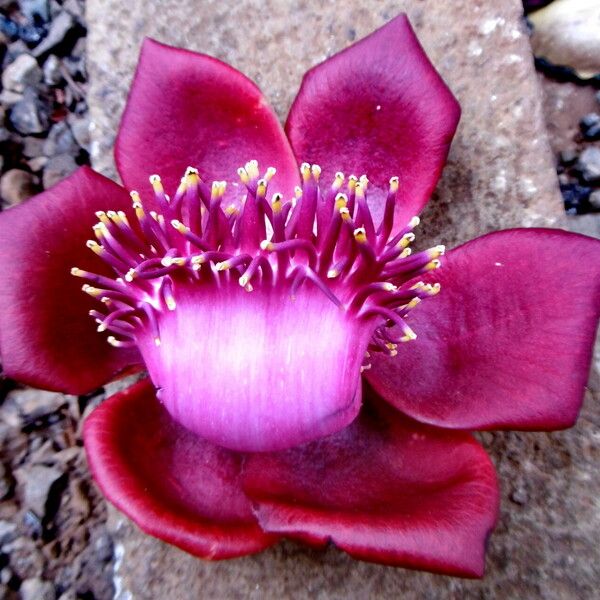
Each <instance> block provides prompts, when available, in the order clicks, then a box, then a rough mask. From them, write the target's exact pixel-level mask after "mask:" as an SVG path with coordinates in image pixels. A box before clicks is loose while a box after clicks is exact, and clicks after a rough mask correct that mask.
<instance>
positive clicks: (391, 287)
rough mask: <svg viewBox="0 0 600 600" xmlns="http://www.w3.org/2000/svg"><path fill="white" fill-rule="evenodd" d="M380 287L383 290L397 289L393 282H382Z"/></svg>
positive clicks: (391, 290)
mask: <svg viewBox="0 0 600 600" xmlns="http://www.w3.org/2000/svg"><path fill="white" fill-rule="evenodd" d="M382 287H383V291H384V292H395V291H396V290H397V289H398V288H397V286H395V285H394V284H393V283H387V282H386V283H384V284H383V286H382Z"/></svg>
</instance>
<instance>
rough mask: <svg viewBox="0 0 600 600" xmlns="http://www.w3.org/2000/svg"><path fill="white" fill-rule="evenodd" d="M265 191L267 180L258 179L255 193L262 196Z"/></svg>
mask: <svg viewBox="0 0 600 600" xmlns="http://www.w3.org/2000/svg"><path fill="white" fill-rule="evenodd" d="M266 193H267V182H266V181H265V180H264V179H259V180H258V183H257V184H256V195H257V196H261V197H264V195H265V194H266Z"/></svg>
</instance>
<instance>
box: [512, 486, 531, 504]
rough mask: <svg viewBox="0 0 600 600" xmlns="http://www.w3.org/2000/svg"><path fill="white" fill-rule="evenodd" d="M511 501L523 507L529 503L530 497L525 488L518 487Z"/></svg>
mask: <svg viewBox="0 0 600 600" xmlns="http://www.w3.org/2000/svg"><path fill="white" fill-rule="evenodd" d="M510 499H511V500H512V501H513V502H514V503H515V504H519V505H521V506H523V505H524V504H527V501H528V500H529V495H528V494H527V492H526V491H525V489H524V488H522V487H518V488H517V489H515V490H514V491H513V492H512V493H511V495H510Z"/></svg>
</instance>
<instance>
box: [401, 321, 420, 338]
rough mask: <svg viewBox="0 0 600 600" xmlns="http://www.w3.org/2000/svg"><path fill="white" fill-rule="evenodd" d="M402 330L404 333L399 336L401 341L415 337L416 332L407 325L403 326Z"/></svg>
mask: <svg viewBox="0 0 600 600" xmlns="http://www.w3.org/2000/svg"><path fill="white" fill-rule="evenodd" d="M402 332H403V333H404V335H403V336H402V337H401V338H400V341H401V342H411V341H412V340H416V339H417V334H416V333H415V332H414V331H413V330H412V329H411V328H410V327H409V326H408V325H405V326H404V327H403V329H402Z"/></svg>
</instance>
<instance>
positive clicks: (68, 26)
mask: <svg viewBox="0 0 600 600" xmlns="http://www.w3.org/2000/svg"><path fill="white" fill-rule="evenodd" d="M75 26H76V22H75V19H74V18H73V15H71V14H70V13H68V12H67V11H61V12H59V13H58V15H57V16H56V17H55V18H54V19H53V20H52V22H51V24H50V28H49V29H48V35H47V36H46V37H45V38H44V40H42V41H41V42H40V43H39V44H38V45H37V46H36V47H35V48H34V49H33V51H32V54H33V55H34V56H35V57H36V58H37V57H39V56H42V55H43V54H46V52H50V51H51V50H53V49H54V48H56V46H58V45H59V44H60V43H61V42H63V41H64V39H65V38H66V37H67V35H68V34H69V32H70V31H71V30H72V29H73V28H74V27H75Z"/></svg>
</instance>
